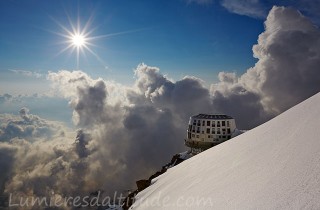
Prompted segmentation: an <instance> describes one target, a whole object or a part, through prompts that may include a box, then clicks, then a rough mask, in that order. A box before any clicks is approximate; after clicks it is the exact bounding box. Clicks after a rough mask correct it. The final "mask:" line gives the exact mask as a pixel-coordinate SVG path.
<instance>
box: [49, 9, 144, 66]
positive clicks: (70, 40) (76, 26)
mask: <svg viewBox="0 0 320 210" xmlns="http://www.w3.org/2000/svg"><path fill="white" fill-rule="evenodd" d="M67 19H68V22H69V27H68V26H67V25H63V24H61V23H60V22H58V21H57V20H55V19H54V18H52V20H53V21H54V22H55V23H56V24H57V25H58V26H60V28H61V32H53V33H55V34H57V35H59V36H61V37H63V38H64V41H62V44H63V45H66V46H65V47H64V48H63V49H62V50H60V51H59V52H58V54H57V55H60V54H62V53H64V52H65V51H69V53H70V54H73V53H74V54H75V56H76V65H77V69H79V64H80V57H84V58H85V60H87V57H86V52H89V53H90V54H91V55H93V56H94V57H95V58H96V59H97V60H98V61H99V62H100V63H101V64H102V65H103V66H106V64H105V62H104V61H103V60H102V59H101V58H100V57H99V56H98V55H97V54H96V53H95V52H94V51H93V49H92V48H93V47H97V45H95V44H93V42H94V41H95V40H98V39H102V38H110V37H113V36H119V35H124V34H129V33H134V32H138V31H141V30H144V29H134V30H129V31H122V32H117V33H109V34H104V35H98V36H93V32H94V31H95V29H96V28H92V27H91V23H92V19H93V16H90V18H89V19H88V20H87V21H86V22H84V24H81V22H80V18H79V17H78V18H77V21H75V22H73V21H72V20H71V18H70V16H69V15H68V14H67Z"/></svg>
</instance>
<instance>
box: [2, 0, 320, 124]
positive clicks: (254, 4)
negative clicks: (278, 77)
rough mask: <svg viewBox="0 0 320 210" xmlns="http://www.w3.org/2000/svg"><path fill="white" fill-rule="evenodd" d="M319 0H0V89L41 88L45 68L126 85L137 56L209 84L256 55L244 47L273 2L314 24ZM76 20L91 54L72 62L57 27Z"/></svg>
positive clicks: (25, 91) (44, 88)
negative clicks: (297, 10) (298, 11)
mask: <svg viewBox="0 0 320 210" xmlns="http://www.w3.org/2000/svg"><path fill="white" fill-rule="evenodd" d="M319 2H320V1H318V0H316V1H311V0H307V1H302V0H301V1H291V0H288V1H272V0H268V1H259V0H242V1H238V0H220V1H213V0H170V1H169V0H167V1H165V0H161V1H160V0H153V1H150V0H139V1H125V0H117V1H116V0H101V1H75V0H71V1H59V0H56V1H48V0H44V1H38V0H33V1H15V0H10V1H0V27H1V30H0V95H1V94H5V93H9V94H11V95H16V96H18V95H28V96H32V95H33V94H39V95H41V94H44V93H48V92H49V91H50V82H49V81H47V80H46V75H47V73H48V71H51V72H57V71H59V70H61V69H65V70H69V71H72V70H75V69H80V70H82V71H84V72H85V73H87V74H88V75H90V76H91V77H92V78H98V77H102V78H103V79H105V80H113V81H116V82H117V83H120V84H123V85H128V86H130V85H132V84H133V82H134V73H133V70H134V69H135V68H136V67H137V66H138V65H139V64H140V63H142V62H144V63H146V64H147V65H149V66H156V67H159V68H160V69H161V72H162V73H163V74H166V75H167V76H168V77H169V78H172V79H174V80H179V79H181V78H183V77H184V76H186V75H191V76H196V77H198V78H200V79H202V80H204V81H205V82H206V86H207V87H209V86H210V84H212V83H215V82H217V75H218V73H219V72H221V71H226V72H236V73H237V75H241V74H242V73H244V72H245V71H246V70H247V69H248V68H250V67H252V66H254V64H255V63H256V62H257V59H255V58H253V56H252V54H253V53H252V46H253V45H254V44H256V43H257V39H258V36H259V34H260V33H262V32H263V30H264V21H265V18H266V16H267V14H268V11H269V10H270V9H271V8H272V6H273V5H285V6H292V7H295V8H297V9H300V11H301V12H302V13H303V14H304V15H307V16H308V17H309V18H312V20H313V21H314V22H315V23H319V15H317V14H318V12H319V11H318V10H319V9H317V8H320V3H319ZM318 6H319V7H318ZM78 20H79V22H80V28H83V27H84V26H85V24H86V23H87V22H89V23H90V24H89V27H88V31H91V33H90V34H89V35H88V37H100V38H98V39H93V40H90V41H89V42H90V43H91V44H92V45H93V46H89V47H90V49H91V50H92V51H93V52H94V53H95V54H96V55H97V56H98V57H99V59H98V58H97V56H95V55H92V54H91V53H90V52H89V51H88V50H85V51H84V52H85V55H84V54H83V53H81V54H80V58H79V64H77V59H76V53H75V52H73V53H71V51H70V50H67V51H64V52H62V51H63V49H64V48H66V47H67V46H68V45H69V43H67V41H68V39H67V38H66V37H63V36H61V34H66V31H64V30H63V28H62V27H65V28H66V29H67V30H72V29H71V25H72V24H73V25H76V23H77V21H78ZM89 20H90V21H89ZM46 100H47V99H46ZM46 100H41V101H46ZM23 101H24V103H22V104H19V105H21V106H29V107H30V106H31V107H35V106H34V103H31V102H32V98H29V99H28V100H23ZM42 104H44V105H43V106H46V107H47V106H48V103H45V102H43V103H42ZM49 104H51V105H52V106H53V108H54V107H56V106H59V107H60V106H63V107H66V110H67V111H66V113H67V114H65V115H64V116H68V118H69V116H70V113H69V112H70V110H69V109H67V106H68V105H67V103H66V101H61V100H56V103H53V102H50V103H49ZM39 106H40V105H38V106H37V107H35V109H36V110H39V109H40V108H39ZM8 107H10V106H7V108H5V107H4V106H2V108H1V109H2V111H1V112H8V111H10V112H11V111H13V110H12V109H8ZM17 109H18V108H17ZM36 113H38V112H36ZM38 114H41V113H40V112H39V113H38ZM51 117H52V116H51ZM53 117H56V116H53Z"/></svg>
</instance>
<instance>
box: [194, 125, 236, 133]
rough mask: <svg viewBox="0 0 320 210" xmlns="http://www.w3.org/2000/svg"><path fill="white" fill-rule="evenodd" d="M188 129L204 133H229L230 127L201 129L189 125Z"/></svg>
mask: <svg viewBox="0 0 320 210" xmlns="http://www.w3.org/2000/svg"><path fill="white" fill-rule="evenodd" d="M189 131H191V132H192V133H202V134H204V133H205V132H206V133H207V134H220V133H222V134H231V129H230V128H217V129H216V128H206V130H204V129H201V128H200V127H196V126H189Z"/></svg>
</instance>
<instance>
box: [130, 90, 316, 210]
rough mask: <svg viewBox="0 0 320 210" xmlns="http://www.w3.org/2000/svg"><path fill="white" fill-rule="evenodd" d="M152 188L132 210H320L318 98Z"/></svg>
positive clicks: (198, 158)
mask: <svg viewBox="0 0 320 210" xmlns="http://www.w3.org/2000/svg"><path fill="white" fill-rule="evenodd" d="M153 182H154V184H153V185H151V186H150V187H148V188H147V189H145V190H144V191H142V192H140V193H139V194H138V195H137V197H136V199H137V200H136V202H135V203H134V205H133V206H132V207H131V209H135V210H143V209H146V210H150V209H151V210H154V209H183V210H184V209H201V210H204V209H320V93H318V94H316V95H315V96H313V97H311V98H309V99H307V100H306V101H304V102H302V103H300V104H298V105H297V106H295V107H293V108H291V109H290V110H288V111H286V112H284V113H282V114H281V115H279V116H277V117H276V118H274V119H272V120H270V121H269V122H267V123H265V124H263V125H260V126H259V127H257V128H255V129H252V130H250V131H248V132H246V133H244V134H242V135H240V136H237V137H235V138H233V139H232V140H230V141H227V142H225V143H223V144H220V145H218V146H216V147H213V148H211V149H209V150H207V151H205V152H203V153H201V154H199V155H196V156H194V157H193V158H190V159H188V160H186V161H184V162H183V163H181V164H179V165H178V166H176V167H173V168H171V169H169V170H168V171H167V172H166V173H164V174H163V175H161V176H159V177H157V178H155V179H154V180H153Z"/></svg>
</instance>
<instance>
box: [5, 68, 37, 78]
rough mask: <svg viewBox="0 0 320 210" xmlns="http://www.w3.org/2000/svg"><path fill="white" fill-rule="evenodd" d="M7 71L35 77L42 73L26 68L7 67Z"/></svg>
mask: <svg viewBox="0 0 320 210" xmlns="http://www.w3.org/2000/svg"><path fill="white" fill-rule="evenodd" d="M9 71H11V72H13V73H15V74H21V75H23V76H27V77H35V78H41V77H42V74H40V73H38V72H34V71H28V70H21V69H9Z"/></svg>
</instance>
